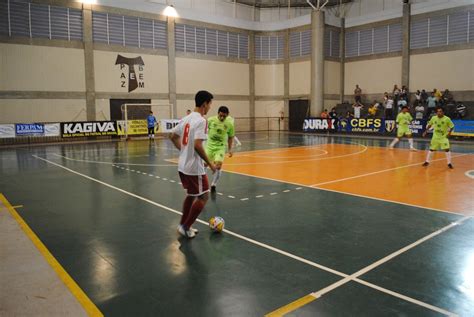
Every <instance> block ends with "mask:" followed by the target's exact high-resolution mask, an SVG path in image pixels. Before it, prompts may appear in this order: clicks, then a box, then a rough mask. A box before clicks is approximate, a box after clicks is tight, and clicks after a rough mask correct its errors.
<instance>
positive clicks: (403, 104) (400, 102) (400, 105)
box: [397, 98, 407, 113]
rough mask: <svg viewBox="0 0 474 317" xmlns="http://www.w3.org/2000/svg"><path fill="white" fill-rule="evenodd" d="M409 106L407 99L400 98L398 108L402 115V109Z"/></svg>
mask: <svg viewBox="0 0 474 317" xmlns="http://www.w3.org/2000/svg"><path fill="white" fill-rule="evenodd" d="M406 105H407V101H406V100H405V99H402V98H400V100H398V103H397V106H398V112H399V113H400V112H401V111H402V108H403V107H405V106H406Z"/></svg>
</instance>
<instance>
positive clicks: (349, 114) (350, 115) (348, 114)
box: [345, 111, 354, 119]
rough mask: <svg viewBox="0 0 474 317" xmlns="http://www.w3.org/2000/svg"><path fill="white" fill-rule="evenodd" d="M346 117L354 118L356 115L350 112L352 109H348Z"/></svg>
mask: <svg viewBox="0 0 474 317" xmlns="http://www.w3.org/2000/svg"><path fill="white" fill-rule="evenodd" d="M345 118H346V119H352V118H354V115H353V114H352V112H350V111H347V112H346V117H345Z"/></svg>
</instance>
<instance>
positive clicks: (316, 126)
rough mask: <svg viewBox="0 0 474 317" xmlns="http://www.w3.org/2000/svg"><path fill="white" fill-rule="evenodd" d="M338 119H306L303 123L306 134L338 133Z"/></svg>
mask: <svg viewBox="0 0 474 317" xmlns="http://www.w3.org/2000/svg"><path fill="white" fill-rule="evenodd" d="M336 129H337V119H324V118H306V119H304V123H303V131H304V132H320V131H336Z"/></svg>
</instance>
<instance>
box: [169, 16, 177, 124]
mask: <svg viewBox="0 0 474 317" xmlns="http://www.w3.org/2000/svg"><path fill="white" fill-rule="evenodd" d="M167 22H168V92H169V98H168V99H169V102H170V104H171V105H172V109H173V114H174V118H175V119H176V118H178V104H177V100H176V99H177V98H176V47H175V42H174V26H175V19H174V17H170V16H168V21H167Z"/></svg>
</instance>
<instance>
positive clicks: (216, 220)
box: [209, 216, 225, 232]
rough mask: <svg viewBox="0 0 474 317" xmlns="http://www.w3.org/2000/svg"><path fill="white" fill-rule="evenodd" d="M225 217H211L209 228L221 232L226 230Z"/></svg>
mask: <svg viewBox="0 0 474 317" xmlns="http://www.w3.org/2000/svg"><path fill="white" fill-rule="evenodd" d="M224 224H225V222H224V219H223V218H222V217H217V216H216V217H211V219H209V228H211V230H212V231H214V232H221V231H222V230H224Z"/></svg>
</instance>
